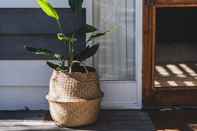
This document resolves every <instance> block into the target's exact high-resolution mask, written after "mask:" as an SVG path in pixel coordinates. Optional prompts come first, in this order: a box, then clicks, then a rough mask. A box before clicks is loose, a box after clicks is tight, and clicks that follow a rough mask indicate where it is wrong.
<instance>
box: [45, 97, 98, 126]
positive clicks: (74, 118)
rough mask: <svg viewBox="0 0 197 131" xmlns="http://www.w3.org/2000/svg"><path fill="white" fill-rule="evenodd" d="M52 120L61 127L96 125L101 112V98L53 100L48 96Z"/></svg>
mask: <svg viewBox="0 0 197 131" xmlns="http://www.w3.org/2000/svg"><path fill="white" fill-rule="evenodd" d="M47 99H48V102H49V108H50V114H51V117H52V119H53V120H54V121H55V122H56V124H57V125H58V126H60V127H78V126H84V125H89V124H92V123H95V122H96V120H97V116H98V113H99V111H100V103H101V98H97V99H93V100H85V99H70V100H68V99H67V100H65V99H59V100H57V99H55V100H54V99H53V98H50V97H48V96H47Z"/></svg>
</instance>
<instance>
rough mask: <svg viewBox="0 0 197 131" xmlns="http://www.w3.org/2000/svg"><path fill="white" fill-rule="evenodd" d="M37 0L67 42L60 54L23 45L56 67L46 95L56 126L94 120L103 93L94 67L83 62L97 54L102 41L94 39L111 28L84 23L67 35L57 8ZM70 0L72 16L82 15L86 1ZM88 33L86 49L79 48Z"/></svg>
mask: <svg viewBox="0 0 197 131" xmlns="http://www.w3.org/2000/svg"><path fill="white" fill-rule="evenodd" d="M37 2H38V5H39V6H40V7H41V9H42V10H43V12H44V13H45V14H46V15H47V16H49V17H51V18H52V19H54V20H55V21H56V22H57V26H58V29H59V31H58V33H57V34H56V35H54V36H55V37H57V39H58V40H59V41H61V42H62V44H64V47H65V51H66V52H65V53H64V54H63V53H61V54H60V53H57V52H53V50H48V49H46V48H34V47H30V46H24V47H25V49H26V50H28V51H29V52H31V53H33V54H36V55H42V56H45V57H47V58H48V59H49V60H48V61H47V65H48V66H49V67H51V68H52V69H53V70H54V71H53V74H52V76H51V78H50V87H49V93H48V95H47V99H48V102H49V108H50V113H51V116H52V118H53V120H54V121H56V123H57V125H60V126H66V127H76V126H82V125H87V124H91V123H94V122H95V121H96V119H97V114H98V112H99V110H100V103H101V99H102V97H103V93H102V91H101V90H100V86H99V81H98V79H97V75H96V72H95V69H94V68H93V67H88V66H86V65H85V64H83V62H84V61H86V60H87V59H89V58H91V57H92V56H94V55H95V54H96V52H97V50H98V48H99V43H97V42H96V41H95V39H96V38H99V37H101V36H104V35H105V34H106V33H108V32H109V31H105V32H100V31H99V30H98V29H97V28H96V27H94V26H91V25H88V24H85V23H84V25H83V26H82V27H79V26H78V25H77V26H76V28H73V29H72V31H71V32H69V33H66V34H65V32H67V31H66V30H67V29H65V28H63V27H64V26H63V25H62V23H63V21H61V20H62V16H60V14H59V13H58V10H56V9H55V8H54V7H53V5H51V4H50V2H48V1H47V0H37ZM68 3H69V5H70V8H71V10H72V13H73V14H72V15H73V16H72V15H71V16H72V17H74V18H75V17H76V18H77V17H79V16H80V15H81V13H80V12H81V11H82V5H83V0H80V1H74V0H69V2H68ZM76 14H77V15H76ZM68 20H69V18H68ZM55 32H56V31H55ZM86 34H89V35H88V36H89V37H88V38H87V40H86V39H85V40H84V43H85V44H84V45H85V48H82V49H80V50H79V49H78V48H77V47H78V46H76V45H79V44H81V42H80V40H78V36H80V37H81V36H82V37H83V38H84V36H86ZM90 43H91V44H90ZM80 47H82V45H80ZM51 60H55V61H51ZM84 72H85V73H84Z"/></svg>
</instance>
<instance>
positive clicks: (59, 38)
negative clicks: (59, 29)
mask: <svg viewBox="0 0 197 131" xmlns="http://www.w3.org/2000/svg"><path fill="white" fill-rule="evenodd" d="M57 38H58V40H60V41H62V40H66V37H65V35H64V34H63V33H57Z"/></svg>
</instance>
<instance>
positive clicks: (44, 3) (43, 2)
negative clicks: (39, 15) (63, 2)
mask: <svg viewBox="0 0 197 131" xmlns="http://www.w3.org/2000/svg"><path fill="white" fill-rule="evenodd" d="M37 3H38V5H39V6H40V8H41V9H42V10H43V11H44V12H45V13H46V14H47V15H48V16H50V17H52V18H54V19H55V20H59V18H60V17H59V15H58V13H57V11H56V10H55V9H54V8H53V6H52V5H51V4H50V3H49V2H48V0H37Z"/></svg>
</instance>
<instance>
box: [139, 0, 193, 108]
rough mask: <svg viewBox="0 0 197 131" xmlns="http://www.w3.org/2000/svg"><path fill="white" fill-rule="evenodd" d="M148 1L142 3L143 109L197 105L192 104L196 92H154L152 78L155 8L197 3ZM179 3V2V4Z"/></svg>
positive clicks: (185, 0) (189, 5)
mask: <svg viewBox="0 0 197 131" xmlns="http://www.w3.org/2000/svg"><path fill="white" fill-rule="evenodd" d="M147 1H149V0H144V1H143V67H142V68H143V69H142V70H143V80H142V81H143V82H142V84H143V105H144V107H150V106H151V107H152V106H160V104H163V105H167V106H168V105H170V104H171V103H176V101H177V100H179V101H181V102H180V103H179V102H178V105H183V104H184V105H186V106H187V105H189V106H193V105H195V106H196V105H197V102H192V100H193V99H194V98H197V90H187V91H183V90H182V91H181V90H177V91H176V92H175V91H174V92H170V91H165V92H164V91H163V92H162V91H160V92H158V91H157V92H156V90H154V89H153V84H154V83H153V78H154V67H155V34H154V32H155V31H156V26H155V24H156V17H154V16H155V15H156V14H155V13H156V8H158V7H197V2H193V3H192V2H191V0H190V1H189V2H188V1H187V0H177V1H178V2H177V1H171V2H172V3H170V2H169V0H167V1H168V2H167V3H166V4H165V3H164V2H163V1H165V0H157V1H162V2H163V3H162V2H161V3H159V2H158V3H157V1H156V0H155V1H156V2H153V3H151V4H148V2H147ZM180 1H181V2H180ZM165 96H168V97H167V99H166V100H165V99H163V98H164V97H165ZM156 99H161V101H160V103H157V102H156Z"/></svg>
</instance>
